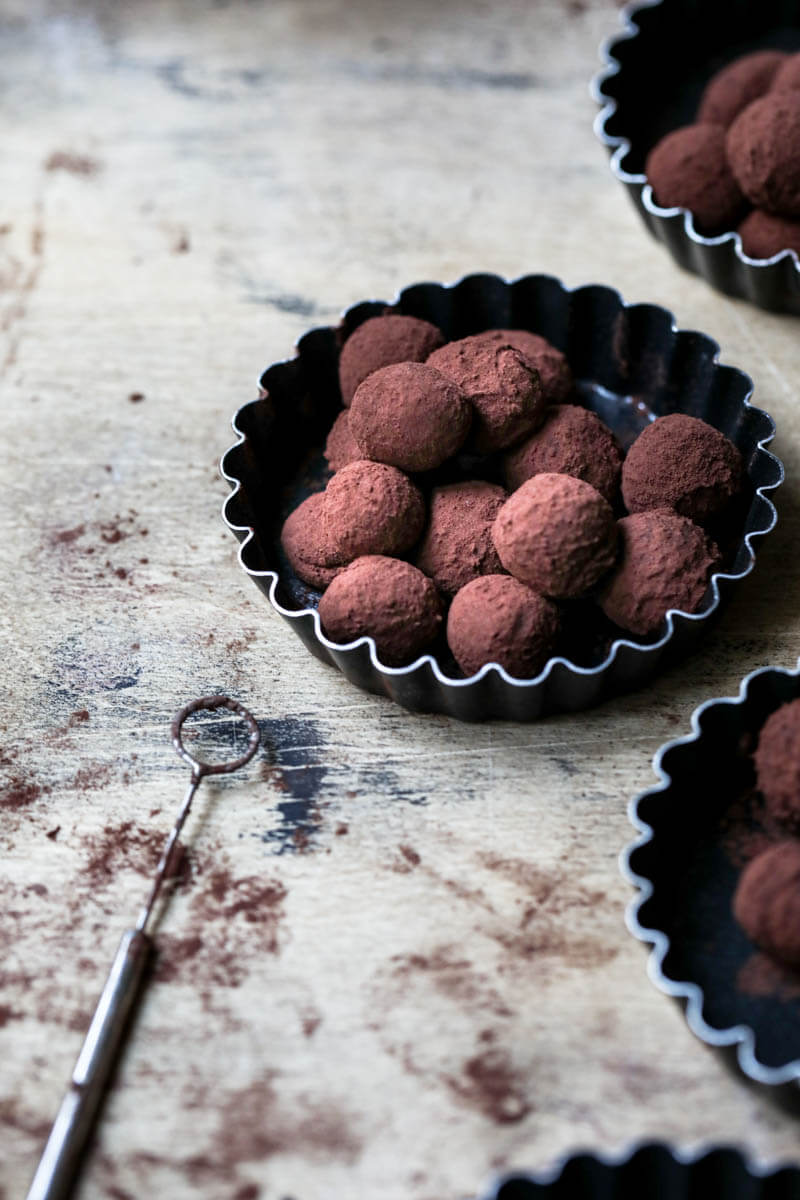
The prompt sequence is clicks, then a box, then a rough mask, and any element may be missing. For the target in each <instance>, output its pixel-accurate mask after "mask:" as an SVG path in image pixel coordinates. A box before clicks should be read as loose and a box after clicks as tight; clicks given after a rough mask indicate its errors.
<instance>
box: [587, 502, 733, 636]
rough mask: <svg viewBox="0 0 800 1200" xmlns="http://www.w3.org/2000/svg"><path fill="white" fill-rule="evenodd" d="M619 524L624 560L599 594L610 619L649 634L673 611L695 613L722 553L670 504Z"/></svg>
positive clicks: (622, 626) (632, 629)
mask: <svg viewBox="0 0 800 1200" xmlns="http://www.w3.org/2000/svg"><path fill="white" fill-rule="evenodd" d="M618 528H619V543H620V557H619V562H618V564H617V567H616V569H615V570H614V572H613V573H612V574H611V576H610V578H609V579H608V580H607V582H606V583H604V585H603V587H602V588H601V590H600V593H599V595H598V603H599V605H600V607H601V608H602V610H603V612H604V613H605V614H606V616H607V617H608V619H609V620H610V621H613V622H614V624H615V625H619V627H620V629H625V630H627V631H628V633H636V634H639V636H640V637H648V636H649V635H650V634H652V633H656V631H657V630H658V629H659V628H660V626H661V622H662V621H663V620H664V617H665V616H666V613H667V610H668V609H670V608H677V609H679V610H680V611H681V612H688V613H693V612H696V611H697V609H698V608H699V607H700V605H701V603H702V601H703V597H704V596H705V594H706V591H707V589H708V581H709V580H710V578H711V573H712V571H714V570H715V568H716V567H717V566H718V565H719V557H720V556H719V551H718V550H717V547H716V546H715V545H714V543H713V542H711V541H709V539H708V538H707V537H706V534H705V531H704V530H702V529H701V528H700V526H699V525H695V524H694V522H693V521H690V520H689V519H688V518H687V517H681V516H679V515H678V514H677V513H676V512H673V510H672V509H671V508H654V509H650V511H649V512H643V513H634V514H633V516H630V517H623V519H622V520H621V521H620V522H619V525H618Z"/></svg>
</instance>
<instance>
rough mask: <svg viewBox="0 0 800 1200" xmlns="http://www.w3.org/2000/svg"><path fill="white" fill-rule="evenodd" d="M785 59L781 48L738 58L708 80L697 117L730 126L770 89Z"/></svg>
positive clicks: (760, 51) (713, 123) (710, 122)
mask: <svg viewBox="0 0 800 1200" xmlns="http://www.w3.org/2000/svg"><path fill="white" fill-rule="evenodd" d="M785 61H786V55H785V54H782V53H781V52H780V51H779V50H757V51H756V52H755V53H754V54H745V55H743V56H742V57H741V58H737V59H735V60H734V61H733V62H732V63H729V64H728V66H727V67H723V68H722V70H721V71H717V73H716V75H714V76H713V77H712V79H711V80H710V81H709V83H707V84H706V88H705V91H704V92H703V95H702V97H701V98H700V107H699V108H698V110H697V117H696V120H697V121H699V122H703V123H704V124H712V125H724V126H725V127H726V128H727V126H728V125H730V124H731V122H732V121H733V120H734V118H735V117H738V115H739V113H740V112H741V111H742V109H743V108H747V105H748V104H752V102H753V101H754V100H757V99H758V97H759V96H763V95H764V93H765V92H766V91H768V90H769V88H770V86H771V85H772V83H773V82H774V79H775V75H776V73H777V71H778V69H779V68H780V67H781V65H782V64H783V63H784V62H785Z"/></svg>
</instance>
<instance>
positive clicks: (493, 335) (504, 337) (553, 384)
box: [475, 329, 574, 404]
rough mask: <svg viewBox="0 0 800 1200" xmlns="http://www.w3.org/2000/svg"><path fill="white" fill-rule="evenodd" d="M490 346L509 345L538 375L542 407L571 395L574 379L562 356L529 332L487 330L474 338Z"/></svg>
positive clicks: (524, 330)
mask: <svg viewBox="0 0 800 1200" xmlns="http://www.w3.org/2000/svg"><path fill="white" fill-rule="evenodd" d="M475 336H476V337H477V338H479V339H480V341H482V342H485V343H489V344H492V345H495V346H496V345H501V346H513V348H514V349H515V350H519V352H520V354H522V355H523V357H524V358H525V360H526V361H527V362H528V363H530V365H531V366H532V367H535V368H536V370H537V371H538V372H539V382H540V383H541V385H542V395H543V396H544V400H545V403H546V404H563V403H564V401H565V400H566V399H567V398H568V397H569V396H570V394H571V393H572V389H573V386H574V380H573V378H572V371H571V370H570V366H569V363H568V362H567V359H566V356H565V355H564V354H562V353H561V351H560V350H558V349H556V347H555V346H554V345H553V344H552V343H551V342H548V340H547V338H544V337H542V336H541V335H540V334H538V333H531V331H530V330H529V329H487V330H486V331H485V333H479V334H476V335H475Z"/></svg>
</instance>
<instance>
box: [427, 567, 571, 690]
mask: <svg viewBox="0 0 800 1200" xmlns="http://www.w3.org/2000/svg"><path fill="white" fill-rule="evenodd" d="M558 631H559V616H558V609H557V608H556V606H555V604H553V602H552V601H551V600H546V599H545V597H544V596H540V595H539V594H538V592H535V591H533V589H532V588H529V587H526V586H525V584H524V583H520V582H519V580H517V579H512V578H511V576H510V575H483V576H481V578H480V579H473V580H472V582H471V583H468V584H466V585H465V586H464V587H463V588H461V591H459V592H457V593H456V595H455V597H454V599H453V603H452V604H451V605H450V612H449V613H448V616H447V641H448V645H449V646H450V649H451V651H452V652H453V657H454V658H455V660H456V662H457V663H458V665H459V667H460V668H461V670H462V671H463V672H464V674H465V675H474V674H475V672H476V671H479V670H480V669H481V667H482V666H483V665H484V664H485V663H497V664H498V665H499V666H501V667H503V669H504V670H505V671H507V672H508V674H509V675H512V676H514V678H516V679H532V678H533V676H534V675H538V674H539V672H540V671H541V669H542V667H543V666H544V664H545V663H546V662H547V660H548V658H550V656H551V654H552V653H553V648H554V646H555V644H556V639H557V637H558Z"/></svg>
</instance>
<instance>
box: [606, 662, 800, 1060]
mask: <svg viewBox="0 0 800 1200" xmlns="http://www.w3.org/2000/svg"><path fill="white" fill-rule="evenodd" d="M798 695H800V680H799V679H798V677H797V676H796V675H792V674H787V673H784V672H780V671H766V672H762V673H760V674H758V675H756V676H754V677H753V679H752V680H751V683H750V686H749V688H748V692H747V696H746V698H745V700H744V701H743V702H742V703H741V704H730V703H727V704H726V703H715V704H712V705H710V706H709V707H708V708H707V709H706V710H705V711H704V712H703V714H702V717H701V728H702V736H701V737H700V738H699V739H697V740H695V741H692V742H689V743H686V744H684V745H678V746H675V747H673V748H671V749H669V750H667V752H666V753H665V755H664V758H663V762H662V766H663V769H664V771H665V772H666V773H667V774H668V775H669V776H670V778H671V783H670V785H669V787H668V788H667V789H666V790H664V791H660V792H653V793H647V794H645V795H644V796H643V797H642V798H641V799H640V801H639V803H638V805H637V814H638V817H639V818H640V820H641V821H643V822H645V823H646V824H647V825H649V826H650V827H651V828H652V830H653V837H652V840H651V841H650V842H649V843H648V844H646V845H644V846H642V847H640V848H638V849H636V850H634V851H633V852H632V854H631V856H630V861H629V865H630V869H631V870H632V871H633V872H634V873H635V874H636V875H638V876H641V877H644V878H645V879H647V880H649V881H650V882H651V883H652V886H653V893H652V896H651V897H650V899H648V900H646V901H645V902H644V903H643V904H642V905H641V907H640V908H639V911H638V921H639V924H640V925H641V926H642V927H643V928H644V929H645V930H658V931H660V932H662V933H663V934H665V935H666V937H667V939H668V940H669V950H668V952H667V954H666V956H665V957H664V960H663V963H662V967H661V969H662V972H663V974H664V976H665V977H666V978H667V979H668V980H671V981H675V982H677V983H693V984H696V985H697V986H698V987H699V988H700V989H701V990H702V993H703V1006H702V1015H703V1018H704V1020H705V1021H706V1023H707V1024H708V1025H710V1026H711V1027H712V1029H714V1030H727V1029H731V1028H732V1027H734V1026H737V1025H745V1026H748V1027H749V1028H750V1029H752V1031H753V1032H754V1034H755V1056H756V1059H757V1060H758V1062H760V1063H761V1064H763V1065H764V1066H765V1067H767V1068H784V1067H787V1066H788V1065H789V1064H791V1063H793V1062H795V1061H797V1064H798V1066H797V1075H798V1077H800V972H796V971H791V970H789V969H788V968H785V967H781V966H780V965H779V964H777V963H776V964H774V965H773V964H771V963H770V961H769V960H767V959H766V956H763V955H760V954H759V953H758V951H757V950H756V948H755V947H754V946H753V945H752V943H751V942H750V941H749V939H748V938H747V936H746V935H745V934H744V932H743V931H742V929H741V928H740V927H739V925H738V923H737V922H736V920H735V919H734V916H733V911H732V902H733V894H734V891H735V889H736V885H737V882H738V879H739V875H740V873H741V870H742V867H743V865H744V862H746V861H747V859H748V858H749V857H750V856H751V855H752V853H753V850H754V849H755V847H756V837H755V836H754V835H760V834H761V833H762V830H763V826H762V822H761V821H760V819H759V815H758V810H759V803H758V798H757V793H756V792H755V774H754V770H753V765H752V758H751V753H752V749H753V747H754V745H755V742H756V739H757V735H758V731H759V729H760V728H761V726H762V725H763V723H764V721H765V720H766V718H767V717H768V716H769V714H770V713H771V712H773V711H774V710H775V709H776V708H778V707H779V706H780V705H781V704H783V703H785V702H786V701H787V700H792V699H794V698H796V697H797V696H798ZM767 836H770V835H769V834H767ZM772 836H774V834H772ZM767 972H768V973H767ZM759 993H763V994H759Z"/></svg>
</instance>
